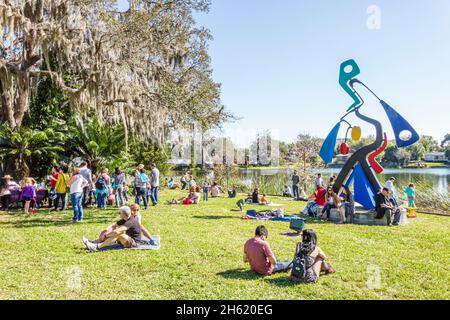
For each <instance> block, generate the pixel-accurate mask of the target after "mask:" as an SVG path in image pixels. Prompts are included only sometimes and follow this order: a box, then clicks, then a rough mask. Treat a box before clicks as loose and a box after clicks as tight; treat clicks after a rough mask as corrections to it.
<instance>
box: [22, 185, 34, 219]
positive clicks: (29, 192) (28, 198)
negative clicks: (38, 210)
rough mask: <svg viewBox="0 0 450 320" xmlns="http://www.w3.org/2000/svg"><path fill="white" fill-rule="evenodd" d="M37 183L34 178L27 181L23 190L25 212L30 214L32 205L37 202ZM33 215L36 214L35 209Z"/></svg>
mask: <svg viewBox="0 0 450 320" xmlns="http://www.w3.org/2000/svg"><path fill="white" fill-rule="evenodd" d="M35 184H36V181H35V180H34V179H33V178H26V179H25V186H24V187H23V189H22V199H23V201H24V206H23V211H24V212H25V214H28V213H29V211H30V204H31V202H32V201H33V205H34V202H35V201H36V187H35ZM33 213H35V211H34V209H33Z"/></svg>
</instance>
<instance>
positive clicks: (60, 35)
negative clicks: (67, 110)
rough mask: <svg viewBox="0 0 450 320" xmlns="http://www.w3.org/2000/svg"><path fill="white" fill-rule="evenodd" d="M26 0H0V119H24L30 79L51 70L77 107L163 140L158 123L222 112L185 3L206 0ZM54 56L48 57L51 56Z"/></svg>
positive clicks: (204, 34) (174, 124)
mask: <svg viewBox="0 0 450 320" xmlns="http://www.w3.org/2000/svg"><path fill="white" fill-rule="evenodd" d="M113 3H114V2H113V1H108V0H104V1H101V0H100V1H99V0H83V1H75V0H52V1H50V0H33V1H32V0H29V1H2V2H1V3H0V26H1V29H2V35H1V37H2V38H1V39H0V40H1V41H0V96H1V101H0V102H1V109H2V113H1V118H0V122H2V123H3V122H6V123H8V125H9V127H10V128H11V129H12V130H14V129H15V128H17V127H20V126H21V125H22V123H23V119H24V116H25V114H26V113H27V111H28V109H29V100H30V99H29V98H30V94H31V92H32V91H33V89H34V88H35V87H34V86H35V84H36V83H37V81H36V80H38V79H42V78H50V79H52V81H53V82H54V83H55V84H56V85H57V86H58V88H59V89H60V90H61V91H62V92H63V93H64V94H65V95H66V96H67V99H68V100H69V102H70V105H71V106H72V108H74V109H75V110H76V111H77V112H78V113H81V114H83V115H87V114H92V113H95V114H96V115H97V118H98V119H99V121H100V123H102V124H104V123H108V124H113V125H117V124H122V125H123V127H124V129H125V136H126V137H128V131H129V130H130V131H131V133H135V134H138V135H140V136H143V137H145V138H147V139H150V140H152V141H154V142H155V143H157V144H159V145H162V144H163V142H164V138H165V136H166V134H167V130H168V129H170V128H179V127H181V126H185V125H186V124H187V123H190V122H191V120H192V119H193V118H195V119H197V120H201V121H202V122H203V125H204V126H207V127H214V126H217V125H220V123H222V122H223V121H225V120H226V119H229V118H230V117H231V115H230V114H229V113H227V112H226V111H225V109H224V107H223V106H222V105H221V104H220V99H219V97H220V86H219V85H218V84H216V83H214V82H213V81H212V79H211V67H210V61H209V56H208V54H207V42H208V40H210V38H211V36H210V34H209V32H208V31H207V30H205V29H198V28H196V27H195V21H194V19H193V12H194V11H207V10H208V7H209V1H206V0H179V1H167V0H155V1H148V0H147V1H138V0H136V1H132V6H131V7H130V10H128V11H127V12H125V13H119V12H116V11H115V9H114V7H113ZM52 59H54V60H55V61H54V62H55V63H52ZM125 140H126V141H127V139H125Z"/></svg>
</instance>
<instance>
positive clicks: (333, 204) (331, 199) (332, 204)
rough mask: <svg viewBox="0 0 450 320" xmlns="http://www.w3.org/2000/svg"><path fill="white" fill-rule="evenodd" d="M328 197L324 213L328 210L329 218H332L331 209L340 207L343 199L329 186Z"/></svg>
mask: <svg viewBox="0 0 450 320" xmlns="http://www.w3.org/2000/svg"><path fill="white" fill-rule="evenodd" d="M326 197H327V203H326V204H325V207H323V210H322V215H323V214H324V213H325V212H326V213H327V220H330V214H331V209H335V208H340V206H341V201H340V200H339V197H338V196H337V194H336V193H334V191H333V188H331V187H328V189H327V194H326Z"/></svg>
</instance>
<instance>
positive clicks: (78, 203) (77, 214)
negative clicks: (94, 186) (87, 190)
mask: <svg viewBox="0 0 450 320" xmlns="http://www.w3.org/2000/svg"><path fill="white" fill-rule="evenodd" d="M88 184H89V182H88V181H87V180H86V179H85V178H84V177H83V176H82V175H81V174H80V168H75V169H74V173H73V176H72V177H71V178H70V180H69V183H68V186H69V187H70V201H71V203H72V208H73V222H80V221H81V220H83V188H84V187H86V186H87V185H88Z"/></svg>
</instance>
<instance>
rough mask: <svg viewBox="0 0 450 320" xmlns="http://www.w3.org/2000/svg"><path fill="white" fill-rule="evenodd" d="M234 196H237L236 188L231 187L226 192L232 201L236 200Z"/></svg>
mask: <svg viewBox="0 0 450 320" xmlns="http://www.w3.org/2000/svg"><path fill="white" fill-rule="evenodd" d="M236 195H237V191H236V186H233V187H232V188H231V189H229V190H228V198H230V199H234V198H236Z"/></svg>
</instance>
